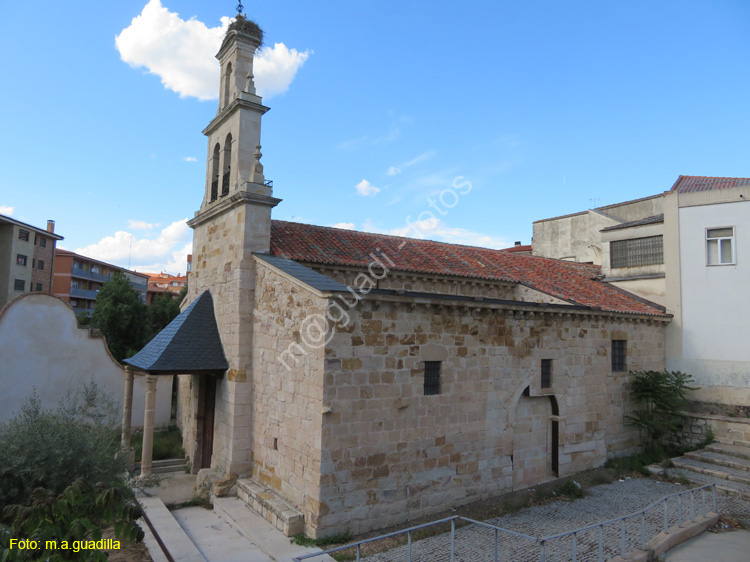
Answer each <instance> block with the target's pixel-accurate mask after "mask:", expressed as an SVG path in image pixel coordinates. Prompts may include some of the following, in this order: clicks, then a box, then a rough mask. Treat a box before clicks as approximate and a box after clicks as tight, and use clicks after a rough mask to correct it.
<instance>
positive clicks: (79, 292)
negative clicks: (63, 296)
mask: <svg viewBox="0 0 750 562" xmlns="http://www.w3.org/2000/svg"><path fill="white" fill-rule="evenodd" d="M96 293H97V291H89V290H88V289H79V288H78V287H71V288H70V296H71V297H75V298H77V299H91V300H96Z"/></svg>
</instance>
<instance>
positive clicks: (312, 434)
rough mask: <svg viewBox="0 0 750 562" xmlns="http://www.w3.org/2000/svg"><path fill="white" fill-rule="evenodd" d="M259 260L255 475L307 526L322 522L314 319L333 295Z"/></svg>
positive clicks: (319, 360) (320, 348)
mask: <svg viewBox="0 0 750 562" xmlns="http://www.w3.org/2000/svg"><path fill="white" fill-rule="evenodd" d="M258 263H259V265H258V268H257V281H256V287H257V290H256V305H255V311H254V317H255V335H254V340H255V353H254V356H253V419H254V426H253V435H252V443H253V451H254V462H253V477H254V478H255V479H256V480H257V481H259V482H261V483H263V484H266V485H267V486H270V487H271V488H273V489H275V490H277V491H278V492H279V493H280V495H281V496H282V497H284V498H285V499H286V500H288V501H290V502H291V503H292V504H294V505H295V506H296V507H297V508H298V509H299V510H300V511H302V513H303V514H304V516H305V523H306V524H307V525H309V524H312V525H317V518H318V514H319V513H322V512H323V511H324V510H323V508H322V507H321V506H320V505H319V503H318V498H319V494H320V470H321V469H320V461H321V426H322V423H323V420H322V418H323V354H324V345H316V344H315V342H316V341H318V340H317V339H316V334H317V332H315V327H314V326H312V325H311V324H310V320H312V321H317V320H320V319H321V318H322V316H320V315H323V314H324V313H325V307H326V304H327V299H325V298H323V297H321V296H318V295H316V294H315V293H313V292H311V291H310V290H309V289H308V288H306V287H303V286H301V285H300V284H299V283H297V282H294V281H291V280H289V279H288V278H286V277H284V276H282V275H280V274H278V273H277V272H276V271H275V270H274V269H272V268H269V267H268V266H267V265H265V264H264V263H263V262H261V261H259V262H258ZM311 315H313V316H311ZM308 318H309V319H310V320H306V319H308ZM321 343H323V342H321ZM287 366H288V368H287Z"/></svg>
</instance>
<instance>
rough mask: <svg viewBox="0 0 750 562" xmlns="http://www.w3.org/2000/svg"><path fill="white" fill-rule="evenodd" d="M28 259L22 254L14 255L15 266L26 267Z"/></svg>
mask: <svg viewBox="0 0 750 562" xmlns="http://www.w3.org/2000/svg"><path fill="white" fill-rule="evenodd" d="M28 259H29V258H27V257H26V256H24V255H23V254H16V265H26V262H27V261H28Z"/></svg>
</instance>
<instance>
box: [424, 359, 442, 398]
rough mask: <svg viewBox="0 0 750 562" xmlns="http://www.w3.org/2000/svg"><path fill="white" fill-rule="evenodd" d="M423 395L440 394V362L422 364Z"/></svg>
mask: <svg viewBox="0 0 750 562" xmlns="http://www.w3.org/2000/svg"><path fill="white" fill-rule="evenodd" d="M424 393H425V395H429V394H440V361H425V362H424Z"/></svg>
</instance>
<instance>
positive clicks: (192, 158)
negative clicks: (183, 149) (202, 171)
mask: <svg viewBox="0 0 750 562" xmlns="http://www.w3.org/2000/svg"><path fill="white" fill-rule="evenodd" d="M183 160H184V161H185V162H197V161H198V159H197V158H196V157H195V156H185V158H183Z"/></svg>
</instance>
